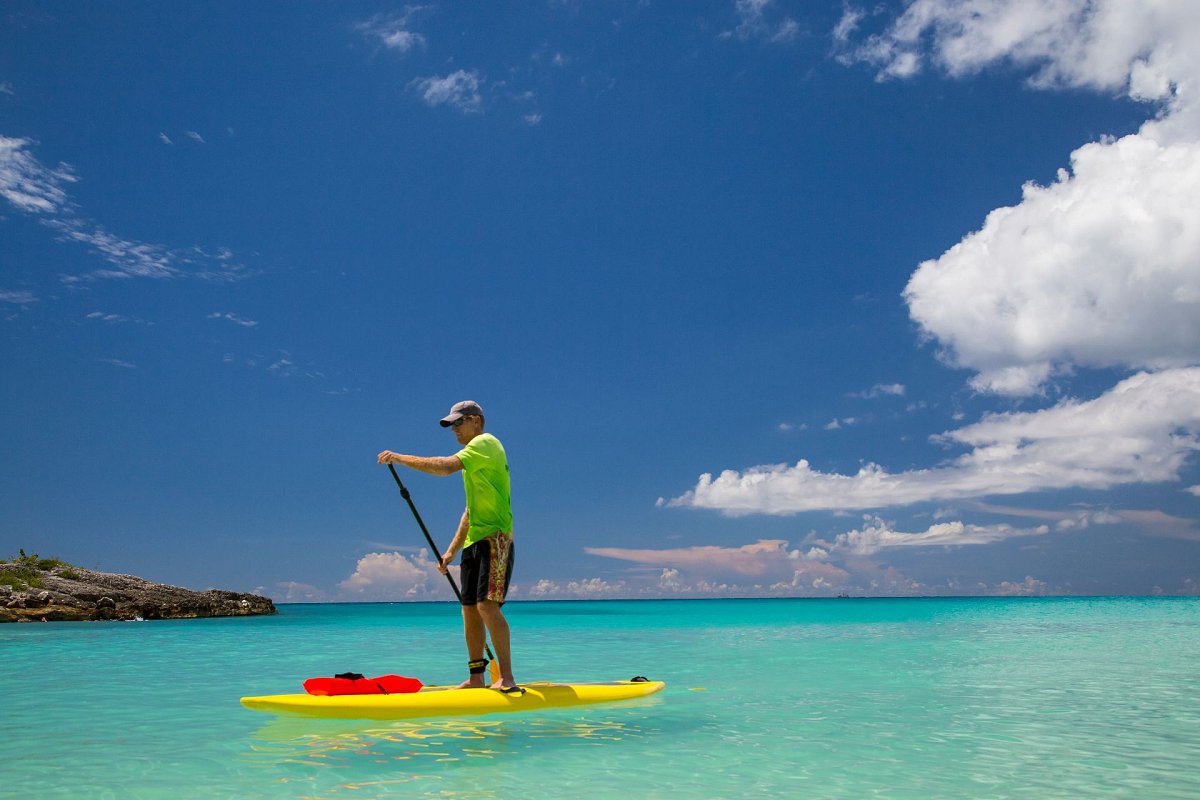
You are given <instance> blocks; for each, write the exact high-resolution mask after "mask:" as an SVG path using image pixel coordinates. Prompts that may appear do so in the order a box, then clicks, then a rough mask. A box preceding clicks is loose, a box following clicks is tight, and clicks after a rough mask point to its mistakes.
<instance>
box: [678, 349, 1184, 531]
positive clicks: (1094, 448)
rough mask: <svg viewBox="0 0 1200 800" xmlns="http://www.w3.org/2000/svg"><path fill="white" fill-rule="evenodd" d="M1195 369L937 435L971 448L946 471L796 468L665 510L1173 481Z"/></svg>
mask: <svg viewBox="0 0 1200 800" xmlns="http://www.w3.org/2000/svg"><path fill="white" fill-rule="evenodd" d="M1198 434H1200V368H1191V369H1178V370H1167V371H1164V372H1160V373H1152V374H1151V373H1141V374H1139V375H1135V376H1133V377H1131V378H1128V379H1126V380H1124V381H1122V382H1121V383H1119V384H1118V385H1117V386H1116V387H1114V388H1113V389H1111V390H1110V391H1108V392H1106V393H1105V394H1103V395H1101V396H1100V397H1098V398H1096V399H1094V400H1089V401H1076V400H1065V401H1063V402H1061V403H1059V404H1058V405H1056V406H1054V407H1052V408H1047V409H1044V410H1041V411H1033V412H1023V413H1008V414H994V415H990V416H988V417H986V418H985V419H984V420H983V421H982V422H979V423H976V424H974V425H969V426H967V427H965V428H961V429H958V430H955V431H949V432H947V433H944V434H942V435H941V436H939V437H936V439H937V440H938V441H941V442H943V443H945V444H947V445H955V446H967V447H970V448H972V449H971V450H970V451H969V452H967V453H966V454H964V455H962V456H959V457H958V458H955V459H953V460H952V461H950V462H949V463H947V464H945V465H943V466H940V467H937V468H933V469H922V470H912V471H908V472H901V473H896V474H892V473H889V472H888V471H887V470H885V469H884V468H883V467H881V466H879V465H877V464H867V465H866V466H864V467H863V468H862V469H860V470H859V471H858V473H856V474H854V475H839V474H836V473H824V472H820V471H818V470H815V469H813V468H812V466H811V465H810V464H809V463H808V461H803V460H802V461H800V462H798V463H796V464H795V465H793V466H788V465H785V464H777V465H770V466H759V467H752V468H750V469H747V470H745V471H743V472H738V471H734V470H727V471H725V472H723V473H721V474H720V475H718V476H717V477H716V478H714V477H713V476H712V475H711V474H705V475H702V476H701V477H700V480H699V482H698V483H697V484H696V486H695V488H693V489H692V490H691V491H689V492H687V493H685V494H683V495H681V496H679V497H677V498H675V499H673V500H671V501H670V502H669V503H668V505H672V506H685V507H692V508H709V509H717V510H720V511H723V512H724V513H726V514H729V515H740V514H795V513H798V512H801V511H816V510H849V509H867V508H888V507H896V506H904V505H909V504H912V503H920V502H929V501H945V500H958V499H967V498H975V497H985V496H987V495H1011V494H1021V493H1025V492H1038V491H1047V490H1051V489H1065V488H1087V489H1108V488H1111V487H1113V486H1119V485H1127V484H1137V483H1158V482H1165V481H1173V480H1178V478H1179V473H1180V470H1181V469H1182V468H1183V466H1184V465H1185V463H1186V462H1187V459H1188V458H1189V457H1190V456H1191V455H1192V454H1193V453H1195V451H1196V450H1198V449H1200V438H1198Z"/></svg>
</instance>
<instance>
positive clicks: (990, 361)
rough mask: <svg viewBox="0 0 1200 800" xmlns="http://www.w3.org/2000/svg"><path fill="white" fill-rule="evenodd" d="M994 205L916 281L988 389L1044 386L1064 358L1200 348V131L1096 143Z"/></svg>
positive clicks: (1178, 353) (927, 318) (929, 323)
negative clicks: (1019, 195)
mask: <svg viewBox="0 0 1200 800" xmlns="http://www.w3.org/2000/svg"><path fill="white" fill-rule="evenodd" d="M1071 162H1072V168H1071V172H1070V173H1068V172H1067V171H1065V170H1063V171H1062V172H1060V174H1059V179H1058V181H1057V182H1056V183H1054V184H1052V185H1050V186H1045V187H1043V186H1037V185H1034V184H1028V185H1026V186H1025V188H1024V192H1023V194H1024V198H1023V200H1022V202H1021V203H1020V204H1019V205H1017V206H1014V207H1011V208H1001V209H997V210H995V211H993V212H991V213H990V214H989V215H988V217H987V220H986V221H985V222H984V225H983V227H982V229H980V230H979V231H977V232H976V233H973V234H970V235H969V236H967V237H966V238H965V239H963V240H962V241H961V242H960V243H959V244H957V245H955V246H954V247H953V248H951V249H950V250H949V251H948V252H946V253H945V254H944V255H942V256H941V257H940V258H938V259H935V260H931V261H926V262H925V263H923V264H921V265H920V267H919V268H918V269H917V271H916V273H915V274H913V276H912V278H911V279H910V281H909V283H908V286H907V287H906V288H905V290H904V297H905V299H906V300H907V301H908V304H909V310H910V313H911V314H912V317H913V319H914V320H915V321H917V322H918V323H919V324H920V326H921V328H922V330H923V331H924V332H925V333H926V334H927V335H929V336H931V337H933V338H935V339H936V340H937V341H938V342H939V343H941V345H942V346H943V348H944V353H945V356H946V358H947V359H948V360H949V361H950V362H951V363H953V364H954V365H956V366H960V367H967V368H970V369H973V370H976V371H977V372H978V374H977V375H976V377H975V378H974V379H973V380H972V381H971V383H972V386H973V387H974V388H976V389H978V390H980V391H990V392H996V393H1000V394H1007V395H1027V394H1031V393H1034V392H1036V391H1037V390H1038V389H1039V387H1041V386H1042V384H1043V383H1045V382H1046V380H1047V379H1048V378H1049V377H1051V376H1052V375H1053V374H1054V372H1055V371H1056V369H1059V368H1061V367H1062V366H1064V365H1081V366H1088V367H1134V368H1156V369H1161V368H1165V367H1172V366H1184V365H1191V364H1195V363H1198V362H1200V214H1197V213H1196V211H1195V198H1197V197H1200V142H1188V143H1178V144H1172V145H1164V144H1161V143H1159V142H1156V141H1154V140H1153V139H1151V138H1149V137H1146V136H1143V135H1134V136H1127V137H1125V138H1123V139H1120V140H1117V141H1106V142H1101V143H1095V144H1089V145H1086V146H1084V147H1081V148H1080V149H1078V150H1076V151H1075V153H1074V154H1073V155H1072V157H1071Z"/></svg>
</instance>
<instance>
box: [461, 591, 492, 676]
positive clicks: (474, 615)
mask: <svg viewBox="0 0 1200 800" xmlns="http://www.w3.org/2000/svg"><path fill="white" fill-rule="evenodd" d="M462 616H463V635H464V636H465V637H466V640H467V658H468V659H470V660H471V661H481V660H483V644H484V637H485V633H484V624H483V617H481V616H480V614H479V606H478V605H474V606H463V607H462ZM484 686H487V678H486V674H485V673H483V672H479V673H476V674H474V675H471V676H470V677H469V678H467V679H466V680H465V681H463V682H462V683H461V684H459V687H458V688H460V689H467V688H482V687H484Z"/></svg>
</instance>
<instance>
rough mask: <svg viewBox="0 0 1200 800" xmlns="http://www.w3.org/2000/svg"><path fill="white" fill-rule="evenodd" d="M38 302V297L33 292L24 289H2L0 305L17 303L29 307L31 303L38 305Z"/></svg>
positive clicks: (0, 291) (0, 290)
mask: <svg viewBox="0 0 1200 800" xmlns="http://www.w3.org/2000/svg"><path fill="white" fill-rule="evenodd" d="M37 301H38V299H37V295H35V294H34V293H33V292H28V291H25V290H24V289H21V290H18V291H5V290H3V289H0V303H15V304H16V305H19V306H24V305H29V304H30V303H36V302H37Z"/></svg>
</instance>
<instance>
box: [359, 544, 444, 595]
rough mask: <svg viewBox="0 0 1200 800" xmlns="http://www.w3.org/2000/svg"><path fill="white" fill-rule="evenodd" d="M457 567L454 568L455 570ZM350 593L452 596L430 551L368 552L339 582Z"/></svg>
mask: <svg viewBox="0 0 1200 800" xmlns="http://www.w3.org/2000/svg"><path fill="white" fill-rule="evenodd" d="M455 570H456V568H451V571H452V572H454V571H455ZM338 588H340V589H342V590H343V591H345V592H346V593H347V594H348V595H349V596H351V597H355V598H362V599H368V598H369V599H375V600H436V599H445V598H446V597H448V596H451V592H450V588H449V586H448V585H447V584H446V579H445V578H444V577H442V575H441V573H439V572H438V571H437V567H436V566H434V563H433V561H432V559H431V557H430V555H429V553H428V551H426V550H424V549H422V550H421V551H420V552H419V553H417V554H416V555H414V556H405V555H404V554H403V553H368V554H367V555H365V556H363V557H362V558H360V559H359V560H358V563H357V565H356V566H355V569H354V573H353V574H352V575H351V576H350V577H348V578H346V580H344V581H342V582H341V583H339V584H338Z"/></svg>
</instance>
